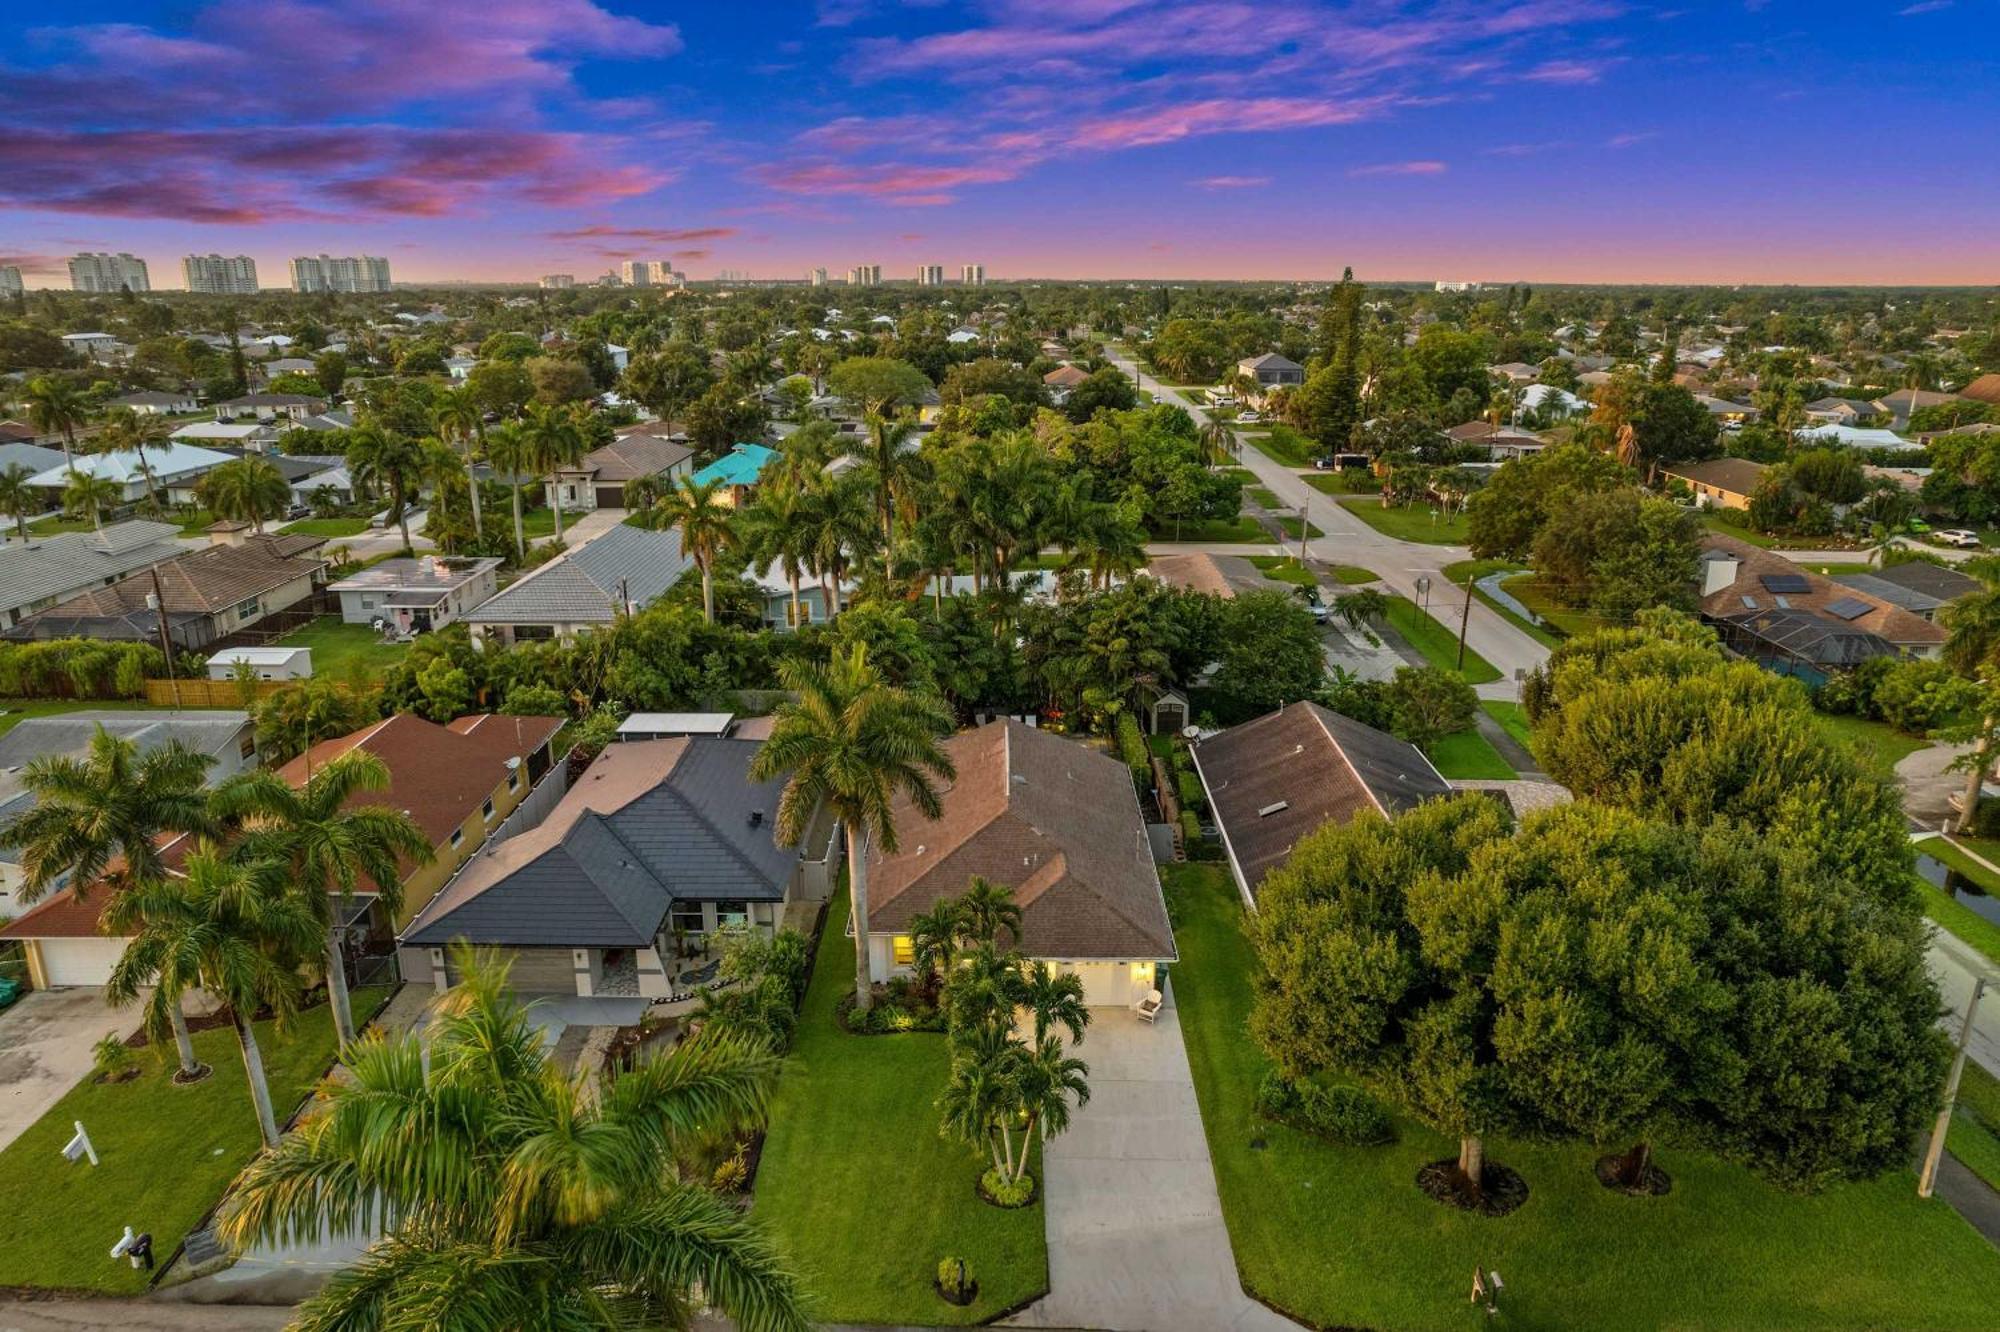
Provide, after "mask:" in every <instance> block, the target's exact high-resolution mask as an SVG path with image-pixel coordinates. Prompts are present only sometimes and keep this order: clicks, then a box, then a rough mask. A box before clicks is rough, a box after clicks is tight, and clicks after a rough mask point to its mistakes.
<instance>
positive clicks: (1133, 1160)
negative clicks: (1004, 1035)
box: [1007, 994, 1298, 1332]
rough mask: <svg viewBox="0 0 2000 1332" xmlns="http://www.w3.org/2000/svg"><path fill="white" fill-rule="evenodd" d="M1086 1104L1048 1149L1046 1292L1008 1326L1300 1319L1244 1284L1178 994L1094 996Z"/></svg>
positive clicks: (1243, 1323) (1162, 1330) (1169, 1328)
mask: <svg viewBox="0 0 2000 1332" xmlns="http://www.w3.org/2000/svg"><path fill="white" fill-rule="evenodd" d="M1076 1053H1077V1055H1078V1057H1080V1058H1081V1059H1083V1060H1084V1061H1085V1062H1086V1063H1088V1064H1089V1065H1090V1104H1089V1105H1086V1106H1084V1107H1083V1108H1082V1109H1080V1110H1078V1111H1077V1112H1076V1114H1075V1115H1074V1116H1073V1117H1072V1119H1071V1122H1070V1130H1069V1132H1067V1133H1065V1134H1063V1135H1062V1136H1061V1137H1058V1138H1056V1139H1054V1140H1053V1141H1051V1142H1050V1143H1049V1144H1048V1146H1047V1148H1046V1149H1044V1151H1043V1172H1042V1173H1043V1174H1044V1175H1045V1176H1046V1184H1045V1187H1046V1189H1047V1193H1046V1199H1045V1212H1046V1220H1045V1224H1046V1226H1047V1231H1048V1241H1049V1293H1048V1294H1047V1295H1046V1296H1044V1297H1043V1298H1042V1299H1040V1300H1038V1301H1036V1302H1035V1303H1034V1304H1032V1305H1030V1306H1029V1307H1028V1308H1027V1309H1025V1310H1023V1311H1022V1312H1021V1313H1020V1314H1018V1315H1016V1316H1015V1317H1013V1318H1010V1319H1008V1320H1007V1322H1008V1325H1010V1326H1013V1327H1035V1328H1107V1329H1121V1330H1123V1332H1140V1330H1141V1329H1144V1330H1145V1332H1230V1330H1232V1329H1242V1330H1244V1332H1280V1330H1281V1329H1288V1330H1291V1332H1296V1328H1297V1326H1298V1325H1297V1324H1295V1323H1293V1322H1291V1321H1290V1320H1288V1319H1285V1318H1281V1317H1279V1316H1278V1315H1277V1314H1275V1313H1272V1312H1271V1311H1270V1310H1269V1309H1267V1308H1265V1307H1264V1306H1263V1305H1261V1304H1259V1303H1257V1302H1256V1301H1255V1300H1253V1299H1251V1298H1250V1297H1249V1296H1248V1295H1245V1294H1244V1293H1243V1286H1242V1283H1241V1282H1240V1281H1239V1280H1238V1279H1237V1276H1236V1259H1235V1258H1234V1256H1233V1255H1232V1254H1231V1252H1230V1248H1229V1231H1228V1229H1227V1228H1226V1227H1225V1226H1224V1224H1223V1220H1222V1199H1221V1198H1220V1197H1219V1196H1218V1195H1217V1193H1216V1190H1215V1169H1214V1167H1213V1166H1212V1165H1211V1164H1210V1162H1209V1157H1208V1139H1207V1138H1206V1137H1205V1136H1204V1135H1203V1134H1202V1130H1201V1110H1200V1108H1199V1107H1198V1106H1197V1105H1196V1103H1195V1095H1194V1075H1193V1073H1192V1072H1191V1071H1190V1070H1189V1068H1188V1060H1187V1050H1186V1047H1184V1046H1183V1045H1182V1044H1181V1028H1180V1017H1179V1014H1178V1013H1177V1011H1176V1010H1175V1009H1174V1007H1173V1004H1172V996H1171V994H1169V996H1168V1003H1167V1006H1166V1007H1165V1008H1162V1009H1161V1010H1160V1015H1159V1019H1158V1020H1157V1021H1156V1022H1155V1023H1154V1024H1153V1025H1151V1026H1147V1025H1146V1024H1145V1023H1143V1022H1141V1021H1139V1019H1138V1018H1137V1017H1135V1016H1134V1015H1133V1014H1132V1013H1130V1012H1129V1011H1127V1010H1124V1009H1095V1010H1093V1011H1092V1013H1091V1023H1090V1030H1089V1032H1088V1033H1087V1034H1086V1038H1085V1040H1084V1042H1083V1044H1082V1045H1080V1046H1079V1047H1078V1048H1077V1051H1076Z"/></svg>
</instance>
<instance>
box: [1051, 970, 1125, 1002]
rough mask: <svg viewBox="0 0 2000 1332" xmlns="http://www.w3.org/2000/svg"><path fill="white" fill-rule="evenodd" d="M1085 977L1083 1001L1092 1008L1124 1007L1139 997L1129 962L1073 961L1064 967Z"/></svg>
mask: <svg viewBox="0 0 2000 1332" xmlns="http://www.w3.org/2000/svg"><path fill="white" fill-rule="evenodd" d="M1063 970H1065V971H1072V972H1075V973H1076V974H1077V975H1078V976H1079V977H1081V978H1082V979H1083V1002H1084V1003H1085V1004H1087V1005H1089V1006H1090V1007H1092V1008H1123V1007H1125V1006H1126V1005H1127V1004H1130V1003H1131V1002H1132V1001H1133V1000H1135V999H1137V998H1138V997H1139V995H1138V992H1137V991H1136V990H1134V989H1133V982H1132V966H1131V964H1130V963H1127V962H1071V963H1067V964H1065V966H1064V967H1063Z"/></svg>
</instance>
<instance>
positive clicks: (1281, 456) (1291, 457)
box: [1242, 425, 1319, 467]
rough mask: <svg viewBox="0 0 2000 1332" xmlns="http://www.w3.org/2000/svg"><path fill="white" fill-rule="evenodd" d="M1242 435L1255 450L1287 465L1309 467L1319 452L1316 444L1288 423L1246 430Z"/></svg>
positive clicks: (1273, 460)
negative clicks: (1265, 428)
mask: <svg viewBox="0 0 2000 1332" xmlns="http://www.w3.org/2000/svg"><path fill="white" fill-rule="evenodd" d="M1242 437H1243V438H1244V439H1246V440H1248V441H1249V442H1250V446H1251V447H1252V448H1254V449H1256V450H1257V452H1259V453H1261V454H1263V455H1264V456H1265V457H1266V458H1269V459H1270V460H1271V461H1272V462H1275V463H1283V464H1284V465H1285V466H1287V467H1311V466H1312V460H1313V457H1314V455H1315V454H1317V453H1318V452H1319V446H1318V445H1316V444H1314V443H1313V442H1312V441H1311V440H1309V439H1307V438H1306V437H1305V436H1304V435H1301V434H1300V433H1299V432H1298V431H1296V430H1294V429H1292V428H1291V427H1290V426H1288V425H1274V426H1272V427H1271V428H1270V429H1269V430H1263V429H1257V430H1246V431H1243V432H1242Z"/></svg>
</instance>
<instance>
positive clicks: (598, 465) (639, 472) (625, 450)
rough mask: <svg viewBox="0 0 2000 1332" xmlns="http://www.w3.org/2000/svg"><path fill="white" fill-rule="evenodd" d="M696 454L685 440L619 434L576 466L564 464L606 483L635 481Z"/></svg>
mask: <svg viewBox="0 0 2000 1332" xmlns="http://www.w3.org/2000/svg"><path fill="white" fill-rule="evenodd" d="M692 457H694V450H693V449H691V448H689V447H688V446H687V445H685V444H678V443H675V442H674V441H673V440H671V439H663V438H661V437H660V436H658V435H645V434H630V435H620V436H619V437H618V438H617V439H614V440H612V441H611V442H610V443H609V444H606V445H604V446H603V447H602V448H597V449H592V450H591V451H590V452H589V453H586V454H584V455H583V461H582V462H581V463H579V464H578V465H577V466H575V467H565V468H563V469H562V470H563V471H565V472H587V473H590V474H592V475H593V477H594V478H595V479H596V480H597V481H599V482H603V483H607V484H608V483H611V482H618V481H633V480H636V479H638V478H639V477H642V476H658V475H659V474H660V473H662V472H664V471H667V470H668V469H669V468H672V467H677V466H679V465H680V464H681V463H684V462H686V461H687V460H688V459H690V458H692Z"/></svg>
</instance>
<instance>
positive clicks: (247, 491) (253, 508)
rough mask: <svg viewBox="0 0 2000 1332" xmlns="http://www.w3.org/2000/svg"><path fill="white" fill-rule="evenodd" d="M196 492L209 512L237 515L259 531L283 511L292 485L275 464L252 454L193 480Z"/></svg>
mask: <svg viewBox="0 0 2000 1332" xmlns="http://www.w3.org/2000/svg"><path fill="white" fill-rule="evenodd" d="M195 493H196V494H197V495H198V496H199V497H200V499H201V501H202V503H204V504H206V505H207V506H208V508H209V511H210V512H212V513H215V514H218V515H220V516H221V517H224V518H236V519H240V520H242V521H244V522H246V523H249V524H251V526H253V527H255V528H256V529H257V531H258V532H260V533H261V532H262V531H263V530H264V524H265V523H267V522H269V521H270V520H271V519H273V518H276V517H277V516H278V515H280V514H282V513H283V512H284V511H285V506H286V505H287V504H289V503H290V502H291V498H292V488H291V487H290V486H289V485H287V484H286V483H285V474H284V473H283V472H280V471H279V470H278V467H277V464H276V463H273V462H272V461H271V460H270V459H268V458H258V457H254V456H253V457H246V458H238V459H236V460H235V461H233V462H226V463H221V464H219V465H218V466H216V467H214V468H212V469H211V470H210V471H209V472H208V473H206V474H205V475H204V476H203V477H202V478H201V480H199V481H197V482H196V483H195Z"/></svg>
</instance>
